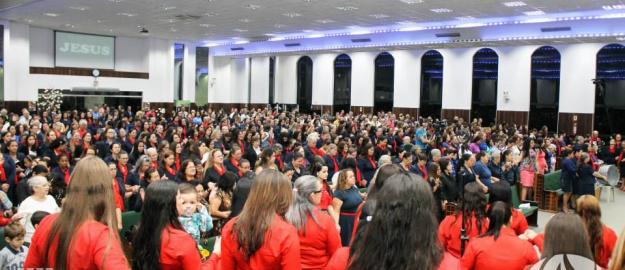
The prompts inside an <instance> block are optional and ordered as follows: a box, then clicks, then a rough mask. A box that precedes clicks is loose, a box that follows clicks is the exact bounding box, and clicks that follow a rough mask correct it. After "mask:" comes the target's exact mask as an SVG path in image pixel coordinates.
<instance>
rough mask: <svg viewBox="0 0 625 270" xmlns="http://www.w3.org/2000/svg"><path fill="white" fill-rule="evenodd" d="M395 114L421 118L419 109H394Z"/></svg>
mask: <svg viewBox="0 0 625 270" xmlns="http://www.w3.org/2000/svg"><path fill="white" fill-rule="evenodd" d="M393 113H394V114H403V115H410V116H411V117H414V118H417V117H419V108H399V107H393Z"/></svg>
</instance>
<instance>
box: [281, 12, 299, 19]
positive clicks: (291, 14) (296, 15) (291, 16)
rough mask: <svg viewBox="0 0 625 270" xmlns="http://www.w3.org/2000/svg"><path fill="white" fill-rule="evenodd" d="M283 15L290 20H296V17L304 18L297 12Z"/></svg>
mask: <svg viewBox="0 0 625 270" xmlns="http://www.w3.org/2000/svg"><path fill="white" fill-rule="evenodd" d="M282 15H284V16H287V17H289V18H295V17H299V16H302V14H299V13H297V12H287V13H283V14H282Z"/></svg>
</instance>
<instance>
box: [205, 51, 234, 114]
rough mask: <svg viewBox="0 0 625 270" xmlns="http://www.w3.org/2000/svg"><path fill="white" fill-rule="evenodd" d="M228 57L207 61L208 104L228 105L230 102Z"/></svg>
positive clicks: (213, 58)
mask: <svg viewBox="0 0 625 270" xmlns="http://www.w3.org/2000/svg"><path fill="white" fill-rule="evenodd" d="M230 60H231V59H230V57H212V58H209V60H208V66H209V68H208V73H209V77H210V78H211V80H210V81H209V84H208V102H209V103H211V102H214V103H228V102H231V101H230V95H229V93H230V74H231V70H230Z"/></svg>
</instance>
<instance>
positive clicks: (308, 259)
mask: <svg viewBox="0 0 625 270" xmlns="http://www.w3.org/2000/svg"><path fill="white" fill-rule="evenodd" d="M314 215H315V218H316V219H317V222H316V223H315V221H314V220H313V219H312V217H311V216H308V217H307V219H306V231H304V232H301V231H300V232H299V244H300V252H301V262H302V269H324V267H326V265H327V264H328V261H329V260H330V257H332V255H333V254H334V252H335V251H336V250H337V249H339V248H340V247H341V237H340V236H339V232H338V231H337V229H336V224H335V223H334V220H333V219H332V217H330V216H329V215H328V214H326V213H324V212H321V211H319V210H318V209H315V211H314Z"/></svg>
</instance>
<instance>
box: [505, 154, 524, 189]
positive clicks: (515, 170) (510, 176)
mask: <svg viewBox="0 0 625 270" xmlns="http://www.w3.org/2000/svg"><path fill="white" fill-rule="evenodd" d="M502 160H503V161H502V162H503V167H502V177H501V178H500V179H502V180H505V181H506V182H508V184H510V186H513V185H515V184H516V183H517V182H518V181H519V178H520V174H521V172H520V171H519V165H518V164H515V162H514V158H513V157H512V150H510V149H508V150H506V151H504V152H503V157H502Z"/></svg>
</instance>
